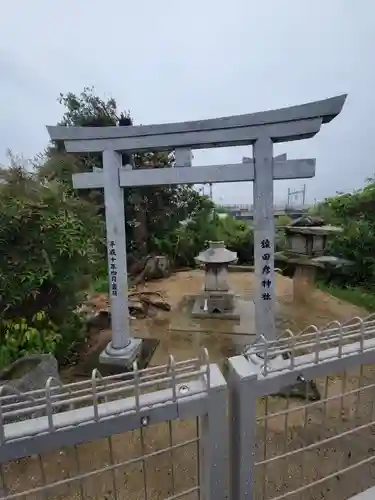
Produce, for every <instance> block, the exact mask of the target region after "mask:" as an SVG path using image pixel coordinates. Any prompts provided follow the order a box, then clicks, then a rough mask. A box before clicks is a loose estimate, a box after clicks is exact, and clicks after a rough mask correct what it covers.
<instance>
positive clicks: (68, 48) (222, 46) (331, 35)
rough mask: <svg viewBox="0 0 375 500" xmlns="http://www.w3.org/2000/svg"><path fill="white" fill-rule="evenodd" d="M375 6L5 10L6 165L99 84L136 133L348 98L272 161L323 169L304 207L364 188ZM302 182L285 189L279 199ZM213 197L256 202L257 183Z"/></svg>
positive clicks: (215, 154)
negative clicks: (312, 162) (66, 106)
mask: <svg viewBox="0 0 375 500" xmlns="http://www.w3.org/2000/svg"><path fill="white" fill-rule="evenodd" d="M374 61H375V2H374V0H357V1H354V0H314V1H312V0H305V1H302V0H283V1H281V0H268V1H266V0H265V1H260V0H259V1H253V0H231V1H230V2H228V1H224V0H199V1H198V0H189V1H185V2H181V1H178V0H157V1H156V0H137V1H134V2H133V1H130V0H127V1H124V0H106V1H101V0H100V1H99V0H61V1H60V2H54V1H51V0H32V1H27V0H23V1H21V0H13V1H9V0H2V2H1V19H0V100H1V102H0V104H1V105H0V162H6V150H7V148H10V149H12V150H13V152H14V153H18V154H23V155H24V156H25V157H33V156H34V155H35V154H37V153H38V152H40V151H42V150H43V148H44V147H45V145H46V144H47V142H48V135H47V132H46V129H45V125H46V124H55V123H56V122H57V121H58V120H59V119H60V118H61V115H62V113H63V109H62V107H61V106H60V105H59V104H58V103H57V102H56V98H57V96H58V94H59V93H60V92H64V93H66V92H69V91H72V92H77V93H79V92H80V91H81V90H82V89H83V87H84V86H85V85H94V86H95V88H96V90H97V93H99V94H100V95H102V96H105V97H109V96H113V97H115V98H116V100H117V102H118V104H119V107H120V108H125V109H130V111H131V113H132V116H133V117H134V119H135V121H136V122H137V123H142V124H148V123H158V122H169V121H184V120H195V119H202V118H214V117H220V116H227V115H233V114H243V113H249V112H254V111H263V110H267V109H275V108H279V107H284V106H290V105H295V104H302V103H305V102H308V101H314V100H319V99H324V98H327V97H332V96H335V95H338V94H342V93H348V99H347V102H346V104H345V106H344V109H343V111H342V113H341V115H339V116H338V117H337V118H336V119H335V120H334V121H333V122H331V123H330V124H328V125H325V126H324V127H322V129H321V131H320V133H319V134H318V135H317V136H316V137H315V138H313V139H310V140H306V141H297V142H293V143H288V144H281V145H276V147H275V153H276V154H278V153H283V152H287V153H288V155H289V157H290V158H292V157H294V158H298V157H316V159H317V171H316V177H315V178H314V179H312V180H307V181H306V184H307V200H308V201H310V202H312V201H313V200H314V198H317V199H322V198H324V197H325V196H329V195H331V194H334V193H335V192H336V191H337V190H340V191H348V190H352V189H355V188H358V187H361V186H362V185H363V181H364V179H365V178H366V177H369V176H371V175H372V174H373V173H374V172H375V161H374V159H373V153H374V149H373V148H372V143H373V142H374V141H375V121H374V119H373V113H374V111H375V63H374ZM243 155H251V152H250V148H225V149H216V150H205V151H198V152H196V153H195V159H194V161H195V164H199V163H200V164H213V163H225V162H232V163H233V162H238V161H241V159H242V156H243ZM303 182H304V181H298V180H297V181H288V182H287V181H279V182H277V183H276V185H275V201H276V202H283V201H285V200H286V196H287V188H288V187H291V188H299V187H300V186H301V185H302V184H303ZM214 198H215V199H216V200H217V201H221V202H225V203H249V202H250V203H251V202H252V185H251V184H248V183H241V184H229V185H223V184H222V185H217V186H215V187H214Z"/></svg>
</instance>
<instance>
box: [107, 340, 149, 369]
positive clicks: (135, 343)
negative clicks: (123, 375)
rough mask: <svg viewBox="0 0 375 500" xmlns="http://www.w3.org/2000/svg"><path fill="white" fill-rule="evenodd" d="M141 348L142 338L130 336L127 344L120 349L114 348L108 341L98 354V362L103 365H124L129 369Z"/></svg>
mask: <svg viewBox="0 0 375 500" xmlns="http://www.w3.org/2000/svg"><path fill="white" fill-rule="evenodd" d="M141 349H142V339H135V338H131V339H130V341H129V343H128V345H127V346H125V347H123V348H121V349H116V348H114V347H113V345H112V342H110V343H109V344H108V345H107V347H106V348H105V349H104V350H103V351H102V352H101V354H100V355H99V363H101V364H103V365H112V366H117V367H124V368H125V369H126V370H131V369H132V367H133V363H134V361H135V360H136V359H137V357H138V356H139V354H140V352H141Z"/></svg>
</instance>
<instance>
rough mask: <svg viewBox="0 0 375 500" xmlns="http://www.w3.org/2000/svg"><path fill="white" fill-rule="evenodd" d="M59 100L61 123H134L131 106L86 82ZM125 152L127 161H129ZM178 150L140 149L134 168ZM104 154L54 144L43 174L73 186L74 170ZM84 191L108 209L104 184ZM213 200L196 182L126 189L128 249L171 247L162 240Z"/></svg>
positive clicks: (167, 159)
mask: <svg viewBox="0 0 375 500" xmlns="http://www.w3.org/2000/svg"><path fill="white" fill-rule="evenodd" d="M59 102H60V103H61V104H62V105H63V106H64V107H65V113H64V115H63V117H62V120H61V122H60V125H66V126H98V127H99V126H100V127H105V126H116V125H120V126H127V125H130V124H132V123H133V120H132V118H131V115H130V112H129V111H124V112H119V110H118V107H117V102H116V101H115V99H113V98H110V99H107V100H103V99H101V98H99V97H98V96H96V95H95V94H94V89H93V88H89V87H86V88H84V90H83V92H82V93H81V94H80V95H79V96H77V95H76V94H73V93H71V92H69V93H68V94H60V97H59ZM129 161H130V160H129V158H128V157H124V158H123V164H125V163H128V162H129ZM173 162H174V156H173V154H170V153H168V152H165V153H163V152H158V153H142V154H140V153H137V154H134V155H133V164H134V168H158V167H161V166H164V167H168V166H169V167H171V166H172V165H173ZM101 166H102V159H101V155H100V154H96V153H95V154H85V155H71V154H69V155H67V154H66V153H65V151H64V148H63V144H59V143H57V144H54V145H52V147H50V148H48V150H47V152H46V161H45V162H44V163H43V164H42V165H41V166H40V167H38V172H39V177H40V178H42V179H43V178H44V179H46V178H47V179H49V180H50V179H54V178H59V179H60V180H62V181H63V182H65V183H67V185H68V186H69V187H70V188H71V175H72V174H73V173H76V172H85V171H89V170H91V169H92V167H101ZM81 193H82V192H81V191H80V194H79V196H82V197H84V198H85V199H86V200H88V201H91V202H93V203H95V204H96V205H97V206H98V212H99V213H102V214H103V213H104V208H103V195H102V192H101V190H95V191H93V190H90V191H87V192H83V193H82V194H81ZM205 205H207V201H206V198H204V197H202V196H200V195H199V194H198V193H197V192H196V191H195V190H194V189H193V188H192V187H188V186H161V187H141V188H130V189H127V190H125V215H126V224H127V228H126V231H127V245H128V253H129V254H130V255H133V256H134V257H135V258H136V259H139V258H141V257H142V256H145V255H147V254H149V253H150V252H154V251H161V249H162V248H164V249H167V248H169V247H170V246H171V245H168V244H167V243H165V244H161V241H163V240H168V238H169V237H172V236H171V235H172V234H173V233H174V232H175V231H176V230H177V229H178V228H179V227H180V223H181V221H183V220H185V219H187V218H189V217H190V218H191V217H193V216H195V214H197V213H199V211H200V210H201V209H202V208H203V207H204V206H205Z"/></svg>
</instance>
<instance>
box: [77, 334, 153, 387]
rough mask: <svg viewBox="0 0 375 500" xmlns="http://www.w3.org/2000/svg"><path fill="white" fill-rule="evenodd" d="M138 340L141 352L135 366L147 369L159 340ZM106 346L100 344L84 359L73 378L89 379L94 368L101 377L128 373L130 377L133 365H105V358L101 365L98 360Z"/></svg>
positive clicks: (106, 344) (106, 342) (104, 343)
mask: <svg viewBox="0 0 375 500" xmlns="http://www.w3.org/2000/svg"><path fill="white" fill-rule="evenodd" d="M137 340H140V341H141V342H142V343H141V351H140V353H139V354H138V357H137V364H138V368H139V369H140V370H143V369H144V368H147V366H148V364H149V363H150V361H151V359H152V356H153V354H154V352H155V350H156V348H157V347H158V345H159V340H158V339H155V338H149V337H146V338H143V339H137ZM107 346H108V341H105V342H101V343H99V345H98V346H97V347H96V349H95V350H94V351H93V352H92V353H91V354H90V355H89V356H87V357H86V358H85V360H84V361H83V362H81V363H79V368H78V367H77V370H76V371H75V377H79V378H80V377H83V378H87V377H91V374H92V371H93V369H94V368H97V369H98V370H99V372H100V373H101V375H102V376H103V377H105V376H107V375H116V374H119V373H129V376H130V377H131V376H132V375H131V374H132V371H133V365H131V366H126V365H124V364H116V365H115V364H107V363H106V361H107V357H105V360H104V361H105V363H102V362H101V360H100V355H101V354H102V353H103V351H105V349H106V347H107Z"/></svg>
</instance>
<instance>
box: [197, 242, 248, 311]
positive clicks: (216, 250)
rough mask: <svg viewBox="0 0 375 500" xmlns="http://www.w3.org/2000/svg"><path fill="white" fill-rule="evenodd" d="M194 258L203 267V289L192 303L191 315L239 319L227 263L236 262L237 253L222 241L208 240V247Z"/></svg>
mask: <svg viewBox="0 0 375 500" xmlns="http://www.w3.org/2000/svg"><path fill="white" fill-rule="evenodd" d="M195 260H196V261H197V262H198V263H199V264H201V265H204V267H205V280H204V290H203V293H202V294H201V295H199V296H198V297H197V298H196V300H195V303H194V306H193V310H192V316H193V317H200V318H205V317H211V318H228V319H239V313H238V312H236V297H235V295H234V293H233V292H232V291H231V290H230V288H229V284H228V265H229V264H232V263H235V262H237V253H235V252H231V251H230V250H228V249H227V248H225V245H224V242H223V241H210V242H209V248H207V249H206V250H204V251H203V252H201V253H200V254H199V255H198V256H197V257H196V258H195Z"/></svg>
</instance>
